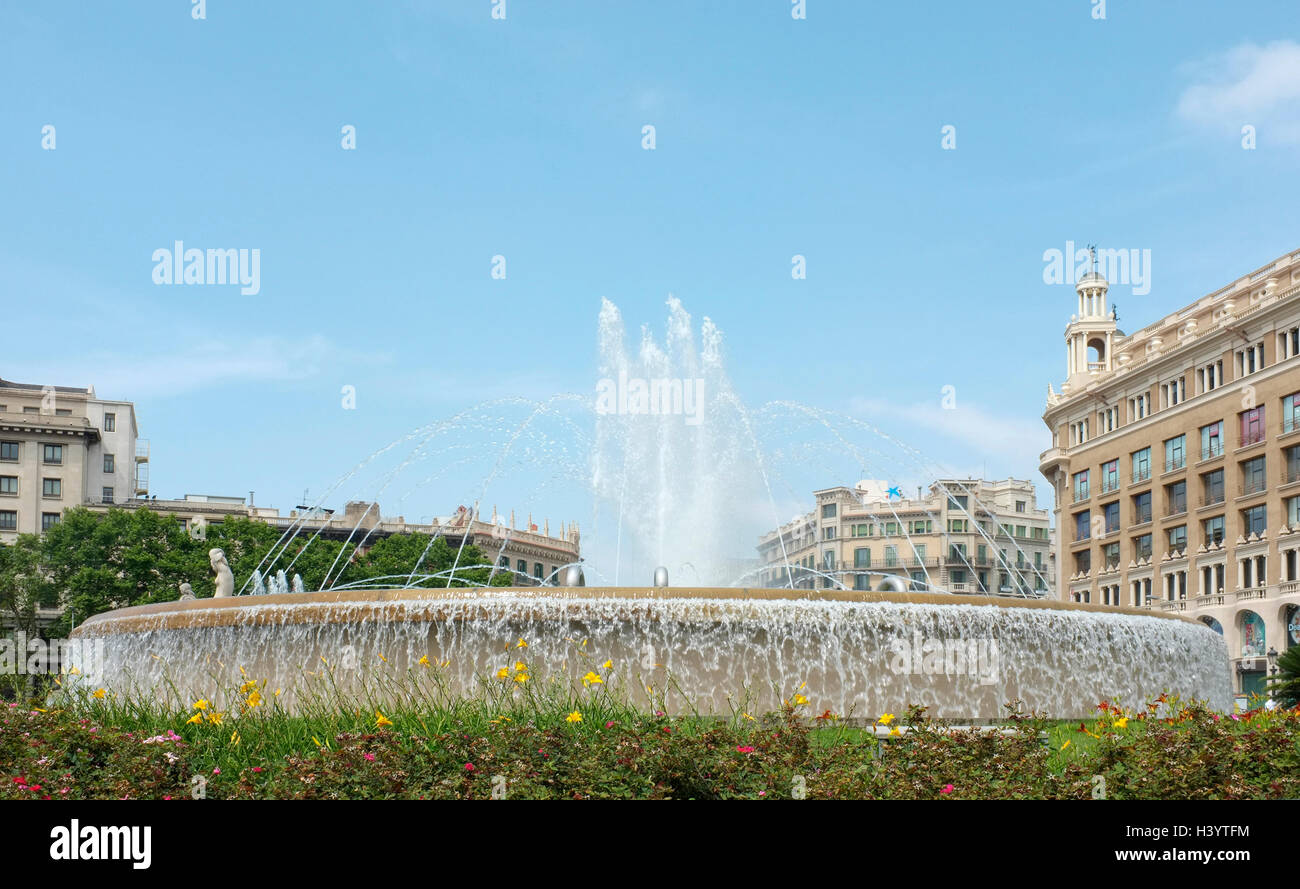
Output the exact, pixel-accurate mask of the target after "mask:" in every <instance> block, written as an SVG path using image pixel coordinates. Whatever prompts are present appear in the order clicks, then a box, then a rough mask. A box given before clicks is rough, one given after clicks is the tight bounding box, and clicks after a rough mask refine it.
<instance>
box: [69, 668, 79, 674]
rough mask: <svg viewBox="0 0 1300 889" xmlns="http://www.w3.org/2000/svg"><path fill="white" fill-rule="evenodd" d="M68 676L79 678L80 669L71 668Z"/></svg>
mask: <svg viewBox="0 0 1300 889" xmlns="http://www.w3.org/2000/svg"><path fill="white" fill-rule="evenodd" d="M68 675H69V676H80V675H81V668H80V667H73V668H72V669H71V670H69V671H68Z"/></svg>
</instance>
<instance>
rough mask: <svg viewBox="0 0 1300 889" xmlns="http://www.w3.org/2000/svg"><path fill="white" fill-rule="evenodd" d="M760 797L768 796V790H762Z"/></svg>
mask: <svg viewBox="0 0 1300 889" xmlns="http://www.w3.org/2000/svg"><path fill="white" fill-rule="evenodd" d="M758 795H759V796H767V791H766V790H760V791H759V792H758Z"/></svg>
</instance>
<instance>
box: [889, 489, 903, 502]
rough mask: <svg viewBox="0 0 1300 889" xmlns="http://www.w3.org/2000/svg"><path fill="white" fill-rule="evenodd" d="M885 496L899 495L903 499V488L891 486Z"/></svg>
mask: <svg viewBox="0 0 1300 889" xmlns="http://www.w3.org/2000/svg"><path fill="white" fill-rule="evenodd" d="M885 496H886V497H897V498H898V499H899V500H902V499H903V489H902V488H898V487H893V488H890V489H889V490H888V491H886V492H885Z"/></svg>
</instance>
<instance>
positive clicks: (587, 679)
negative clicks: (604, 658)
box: [582, 670, 605, 687]
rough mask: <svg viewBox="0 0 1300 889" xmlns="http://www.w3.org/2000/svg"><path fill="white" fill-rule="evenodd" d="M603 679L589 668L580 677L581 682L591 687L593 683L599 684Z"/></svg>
mask: <svg viewBox="0 0 1300 889" xmlns="http://www.w3.org/2000/svg"><path fill="white" fill-rule="evenodd" d="M604 681H605V680H603V679H601V678H600V677H599V676H597V675H596V674H595V673H593V672H591V671H590V670H588V671H587V675H586V676H583V677H582V684H583V685H585V686H587V687H591V686H593V685H599V684H601V683H603V682H604Z"/></svg>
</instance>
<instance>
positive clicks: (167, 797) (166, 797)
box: [163, 796, 171, 800]
mask: <svg viewBox="0 0 1300 889" xmlns="http://www.w3.org/2000/svg"><path fill="white" fill-rule="evenodd" d="M163 799H165V800H166V799H171V797H170V796H164V797H163Z"/></svg>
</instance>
